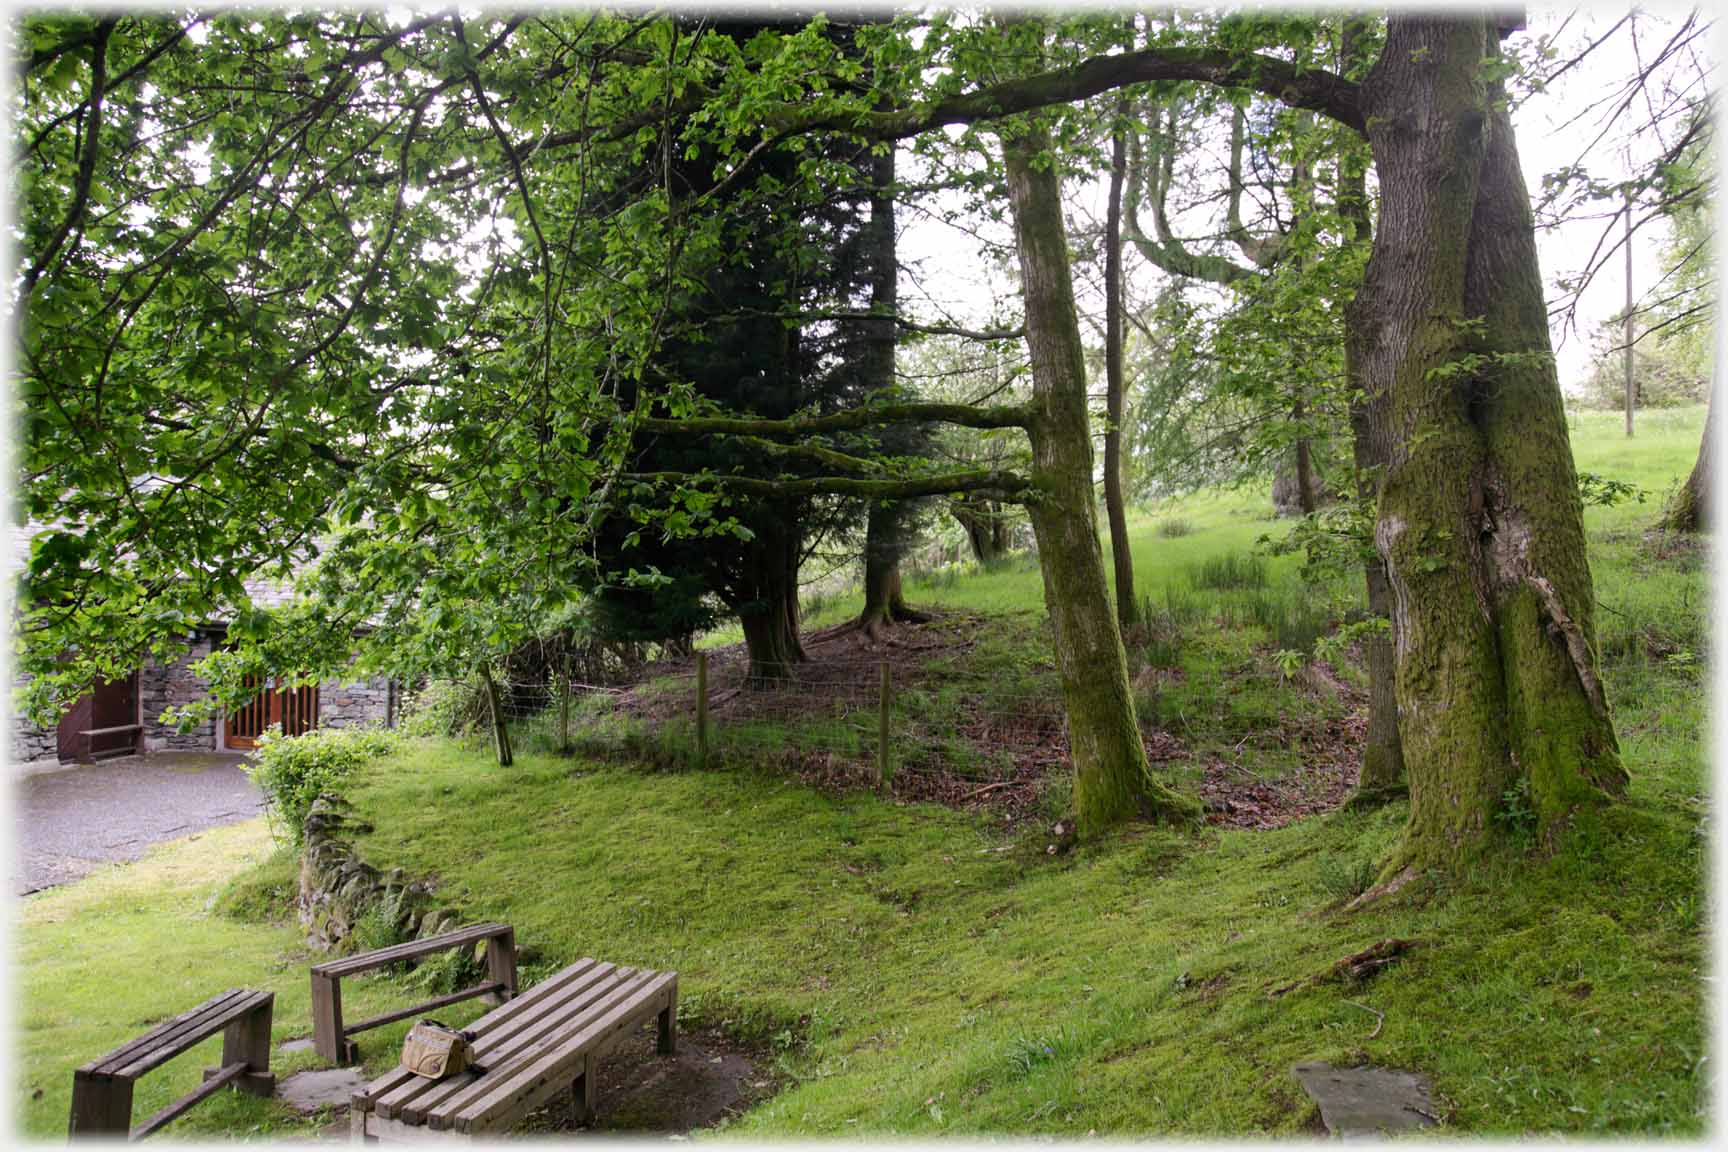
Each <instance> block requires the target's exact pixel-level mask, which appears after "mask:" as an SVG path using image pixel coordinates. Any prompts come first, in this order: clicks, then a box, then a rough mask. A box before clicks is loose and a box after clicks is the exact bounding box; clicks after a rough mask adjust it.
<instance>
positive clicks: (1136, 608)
mask: <svg viewBox="0 0 1728 1152" xmlns="http://www.w3.org/2000/svg"><path fill="white" fill-rule="evenodd" d="M1116 116H1117V122H1116V128H1115V131H1113V132H1112V133H1111V134H1110V205H1109V208H1108V209H1107V212H1106V218H1105V224H1104V299H1105V303H1104V409H1105V418H1106V419H1107V420H1108V421H1109V423H1108V424H1107V425H1106V426H1105V428H1104V510H1105V514H1106V515H1107V516H1108V517H1109V520H1110V563H1111V566H1112V567H1113V568H1114V569H1115V577H1116V622H1117V624H1119V625H1120V626H1121V628H1122V631H1123V632H1127V631H1129V630H1130V629H1132V628H1135V627H1137V626H1138V625H1139V623H1140V600H1139V598H1138V597H1137V596H1136V595H1135V593H1134V554H1133V553H1132V552H1131V551H1130V550H1129V548H1128V510H1127V508H1126V507H1125V506H1124V499H1123V494H1122V409H1123V404H1124V400H1125V394H1126V392H1127V388H1128V385H1127V381H1126V380H1125V378H1124V376H1125V374H1124V372H1123V367H1122V351H1123V349H1122V344H1123V338H1124V333H1123V323H1122V319H1123V317H1122V308H1123V299H1122V181H1123V177H1124V176H1125V174H1126V172H1127V168H1128V157H1127V152H1128V140H1127V128H1126V126H1125V124H1124V123H1123V122H1124V121H1125V120H1126V119H1127V116H1128V99H1127V97H1123V98H1122V99H1121V100H1119V101H1118V102H1117V104H1116Z"/></svg>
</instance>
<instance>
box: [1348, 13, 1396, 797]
mask: <svg viewBox="0 0 1728 1152" xmlns="http://www.w3.org/2000/svg"><path fill="white" fill-rule="evenodd" d="M1364 32H1365V28H1364V26H1363V24H1362V23H1361V22H1360V21H1359V20H1354V19H1352V20H1348V21H1346V23H1345V25H1344V29H1343V55H1344V62H1345V64H1344V66H1345V69H1346V72H1347V73H1353V74H1358V75H1359V74H1360V72H1361V71H1362V70H1363V69H1364V68H1365V66H1366V63H1367V62H1366V60H1365V59H1364V58H1363V33H1364ZM1368 161H1369V158H1368V155H1367V151H1366V149H1365V148H1364V147H1363V146H1361V145H1360V144H1358V143H1357V142H1355V141H1345V142H1344V143H1343V144H1342V145H1340V150H1339V153H1338V211H1339V214H1340V215H1342V216H1343V217H1344V218H1345V220H1347V221H1348V222H1349V225H1350V243H1351V244H1352V245H1355V246H1359V247H1360V248H1361V249H1363V250H1367V249H1368V248H1370V246H1371V245H1372V244H1373V240H1374V224H1373V219H1372V217H1371V215H1370V209H1369V204H1368V181H1367V176H1368ZM1359 336H1360V334H1359V333H1357V332H1355V331H1354V330H1353V329H1348V328H1347V329H1346V331H1345V334H1344V376H1345V384H1346V386H1347V387H1348V389H1349V392H1350V433H1351V436H1350V447H1351V454H1352V456H1353V457H1354V460H1355V464H1356V484H1357V489H1356V495H1357V499H1358V500H1360V501H1361V502H1362V503H1363V504H1364V505H1366V506H1368V507H1369V508H1372V507H1373V506H1374V500H1375V493H1376V490H1377V488H1378V485H1379V482H1380V475H1381V470H1382V469H1383V468H1384V467H1385V465H1386V461H1387V459H1388V458H1389V457H1390V455H1391V446H1390V445H1389V444H1388V443H1387V438H1388V434H1389V432H1390V429H1389V428H1388V425H1387V417H1386V411H1385V407H1386V405H1385V392H1384V390H1380V391H1378V392H1376V391H1375V390H1374V389H1372V388H1371V387H1370V386H1369V384H1368V382H1367V381H1366V380H1364V378H1363V370H1362V360H1363V351H1364V350H1363V348H1362V346H1361V344H1360V340H1359ZM1362 577H1363V583H1364V585H1365V586H1366V589H1367V595H1368V614H1369V615H1370V616H1371V617H1372V618H1373V619H1375V620H1383V621H1385V622H1386V628H1387V630H1386V631H1385V632H1376V633H1371V634H1369V635H1368V636H1367V637H1366V639H1364V641H1363V643H1362V655H1363V658H1364V661H1365V663H1366V664H1367V666H1368V735H1367V738H1366V741H1365V743H1364V746H1363V749H1362V769H1361V772H1360V774H1359V775H1358V777H1357V781H1356V792H1355V794H1354V795H1353V796H1352V797H1351V804H1352V805H1354V806H1357V807H1369V806H1373V805H1377V804H1380V803H1383V802H1385V801H1387V800H1391V799H1395V798H1398V797H1401V796H1404V795H1407V794H1408V792H1409V788H1408V785H1407V783H1406V780H1405V775H1404V746H1403V744H1402V743H1401V742H1400V740H1399V738H1398V662H1397V656H1396V653H1395V652H1394V650H1393V646H1392V636H1391V623H1392V585H1391V583H1390V582H1389V581H1388V580H1387V578H1386V564H1385V562H1384V561H1383V560H1381V559H1380V557H1379V555H1378V554H1375V555H1374V556H1372V557H1370V558H1368V559H1366V560H1364V561H1363V564H1362Z"/></svg>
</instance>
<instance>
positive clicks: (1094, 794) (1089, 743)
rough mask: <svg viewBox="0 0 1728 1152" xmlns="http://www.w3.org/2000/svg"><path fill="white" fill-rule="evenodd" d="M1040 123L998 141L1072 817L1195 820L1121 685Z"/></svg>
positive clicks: (1061, 241) (1090, 821)
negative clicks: (1156, 758)
mask: <svg viewBox="0 0 1728 1152" xmlns="http://www.w3.org/2000/svg"><path fill="white" fill-rule="evenodd" d="M1049 149H1050V138H1049V134H1048V132H1047V131H1046V130H1045V129H1044V128H1043V127H1042V126H1036V125H1032V126H1026V127H1024V128H1021V129H1018V130H1017V131H1016V134H1015V136H1014V137H1013V138H1004V140H1003V144H1002V151H1003V156H1004V159H1005V160H1006V171H1007V178H1008V196H1009V203H1010V205H1011V206H1012V209H1013V215H1014V233H1015V240H1016V244H1017V247H1018V249H1019V257H1020V276H1021V283H1022V288H1023V291H1024V296H1025V301H1026V342H1027V345H1028V347H1029V348H1030V351H1031V361H1032V402H1031V405H1030V410H1031V421H1030V425H1029V427H1028V429H1027V432H1028V436H1029V439H1030V440H1031V444H1032V480H1033V483H1034V484H1035V485H1036V486H1037V488H1038V490H1039V496H1038V498H1037V499H1035V500H1033V501H1032V502H1031V504H1030V506H1029V511H1030V514H1031V518H1032V528H1033V530H1034V531H1035V532H1036V533H1037V536H1038V559H1039V566H1040V568H1041V569H1042V570H1043V575H1044V602H1045V604H1046V605H1047V606H1048V608H1049V611H1050V620H1051V623H1052V625H1053V629H1054V633H1055V648H1056V665H1057V668H1058V670H1059V672H1060V675H1061V678H1062V696H1063V700H1064V703H1065V704H1066V706H1067V712H1068V742H1069V751H1070V755H1071V756H1072V759H1073V763H1074V817H1075V823H1076V826H1077V830H1078V832H1079V834H1080V835H1082V836H1086V835H1090V834H1093V833H1096V832H1097V831H1099V830H1100V829H1102V828H1105V827H1107V826H1109V825H1111V824H1113V823H1116V822H1119V821H1121V820H1125V819H1127V818H1129V817H1131V816H1133V815H1135V814H1136V813H1143V814H1145V815H1148V816H1156V817H1164V818H1174V819H1181V820H1193V819H1196V818H1198V816H1199V805H1198V803H1196V802H1195V801H1194V800H1192V799H1190V798H1188V797H1185V796H1183V795H1181V794H1180V793H1177V792H1175V791H1173V790H1172V789H1170V788H1168V787H1166V786H1165V785H1163V784H1162V783H1160V782H1158V781H1156V780H1154V779H1153V778H1152V775H1151V773H1150V770H1149V768H1148V765H1147V761H1146V747H1145V744H1144V743H1143V742H1142V741H1141V737H1140V729H1139V726H1138V723H1137V722H1136V719H1135V715H1134V699H1133V696H1132V695H1131V694H1130V693H1129V689H1128V661H1127V655H1126V653H1125V652H1124V651H1123V648H1122V635H1121V633H1120V632H1119V631H1117V628H1116V619H1115V616H1114V615H1113V614H1112V611H1111V606H1110V588H1109V584H1108V583H1107V581H1106V580H1105V577H1104V553H1103V549H1102V548H1101V547H1100V546H1099V543H1098V518H1097V512H1096V502H1095V501H1094V499H1093V493H1092V435H1091V429H1090V427H1089V425H1088V420H1087V410H1086V365H1085V359H1084V355H1083V351H1082V348H1081V343H1080V325H1079V319H1078V317H1077V316H1076V314H1075V311H1074V286H1073V282H1072V281H1071V280H1070V278H1069V269H1068V242H1067V236H1066V234H1065V231H1064V229H1063V225H1062V208H1061V193H1060V187H1059V185H1058V183H1057V177H1056V173H1055V172H1054V170H1053V169H1052V167H1051V166H1050V165H1049V164H1047V163H1046V164H1043V165H1039V164H1037V163H1036V159H1037V157H1038V156H1039V154H1040V153H1046V152H1048V151H1049Z"/></svg>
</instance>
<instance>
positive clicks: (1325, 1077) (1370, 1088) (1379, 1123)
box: [1291, 1061, 1434, 1140]
mask: <svg viewBox="0 0 1728 1152" xmlns="http://www.w3.org/2000/svg"><path fill="white" fill-rule="evenodd" d="M1291 1071H1292V1072H1294V1073H1295V1074H1296V1078H1297V1079H1298V1080H1300V1081H1302V1087H1303V1088H1304V1089H1305V1090H1306V1091H1307V1093H1308V1095H1310V1096H1312V1097H1313V1098H1314V1102H1315V1103H1316V1104H1318V1105H1320V1119H1321V1120H1322V1121H1324V1122H1325V1124H1326V1130H1327V1131H1328V1132H1330V1133H1332V1134H1333V1135H1334V1136H1340V1137H1343V1138H1344V1139H1346V1140H1351V1139H1363V1138H1368V1139H1372V1138H1374V1137H1376V1136H1381V1135H1386V1134H1391V1133H1395V1132H1411V1131H1415V1130H1416V1129H1418V1128H1426V1127H1428V1126H1429V1125H1431V1124H1433V1123H1434V1105H1433V1085H1432V1083H1431V1082H1430V1081H1429V1079H1428V1077H1426V1076H1423V1075H1421V1074H1420V1073H1416V1072H1400V1071H1398V1070H1397V1069H1395V1068H1366V1067H1364V1068H1334V1067H1332V1065H1330V1064H1325V1063H1322V1062H1320V1061H1312V1062H1305V1063H1302V1064H1298V1065H1296V1066H1295V1067H1294V1068H1292V1069H1291Z"/></svg>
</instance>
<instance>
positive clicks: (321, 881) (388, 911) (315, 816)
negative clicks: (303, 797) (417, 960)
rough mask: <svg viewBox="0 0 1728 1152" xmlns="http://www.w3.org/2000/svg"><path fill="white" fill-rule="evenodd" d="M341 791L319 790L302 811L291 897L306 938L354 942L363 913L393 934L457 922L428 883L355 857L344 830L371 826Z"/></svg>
mask: <svg viewBox="0 0 1728 1152" xmlns="http://www.w3.org/2000/svg"><path fill="white" fill-rule="evenodd" d="M352 811H353V810H352V807H351V806H350V805H349V804H348V802H347V801H345V800H343V799H342V798H341V797H340V796H336V795H334V794H332V793H328V792H326V793H324V794H323V795H321V796H319V797H318V799H316V800H314V801H313V802H312V808H311V810H310V811H309V812H307V813H306V823H305V825H304V828H303V836H302V840H301V854H300V895H299V898H298V900H297V901H296V903H297V905H298V911H299V915H300V923H301V925H302V926H303V927H304V928H305V929H306V938H307V943H309V944H311V945H312V946H313V947H315V948H320V949H324V950H326V951H340V950H343V949H345V948H346V949H351V948H353V947H354V946H355V944H356V941H355V928H356V927H357V926H358V925H359V924H360V923H361V921H362V920H366V919H368V918H371V919H374V920H377V919H380V918H385V919H387V923H386V924H382V925H380V926H381V927H387V928H388V929H389V931H388V933H386V934H387V935H388V936H389V937H390V938H391V939H394V940H412V939H417V938H420V937H425V936H436V935H437V934H438V933H440V932H447V931H449V930H450V929H452V928H455V927H457V926H458V925H459V924H461V922H462V916H461V913H459V912H457V911H456V910H454V909H451V908H443V907H439V906H438V904H437V901H436V900H435V899H434V898H433V893H432V886H431V885H430V884H429V883H427V882H426V881H423V880H419V881H416V880H409V879H408V877H407V874H406V873H404V872H403V871H402V869H400V868H392V869H391V870H389V871H388V872H380V871H379V870H378V869H376V868H374V867H373V866H372V865H370V864H368V863H366V861H364V860H362V859H361V858H360V854H359V853H358V852H357V851H356V850H355V848H354V844H353V842H352V840H350V839H348V837H349V836H351V835H353V834H354V833H357V832H366V831H370V830H371V825H369V824H367V823H365V822H364V821H362V820H356V819H355V818H354V817H353V815H352Z"/></svg>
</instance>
